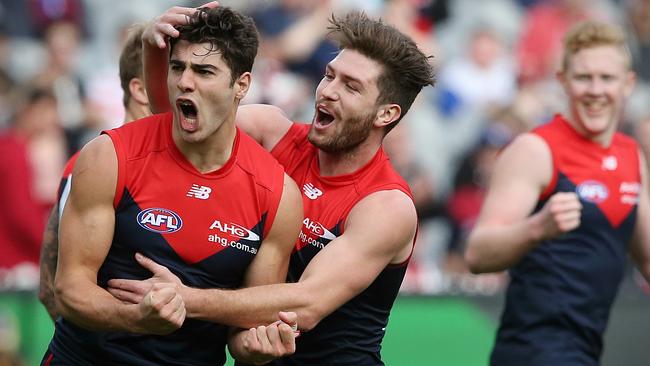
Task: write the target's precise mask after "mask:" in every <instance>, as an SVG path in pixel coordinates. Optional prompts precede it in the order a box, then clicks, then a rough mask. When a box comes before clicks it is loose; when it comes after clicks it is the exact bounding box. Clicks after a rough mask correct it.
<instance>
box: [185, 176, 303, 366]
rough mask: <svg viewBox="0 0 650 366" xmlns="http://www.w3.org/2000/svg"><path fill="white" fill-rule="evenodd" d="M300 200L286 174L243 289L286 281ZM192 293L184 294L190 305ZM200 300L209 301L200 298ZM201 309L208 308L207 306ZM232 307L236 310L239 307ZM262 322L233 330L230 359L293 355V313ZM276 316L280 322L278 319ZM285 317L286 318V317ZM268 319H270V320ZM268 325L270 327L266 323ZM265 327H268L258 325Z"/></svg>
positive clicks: (297, 228)
mask: <svg viewBox="0 0 650 366" xmlns="http://www.w3.org/2000/svg"><path fill="white" fill-rule="evenodd" d="M302 218H303V211H302V197H301V196H300V191H299V190H298V186H297V185H296V183H295V182H294V181H293V179H291V178H290V177H289V176H288V175H286V174H285V175H284V187H283V191H282V199H281V200H280V206H279V207H278V212H277V214H276V217H275V220H274V221H273V226H272V227H271V230H270V231H269V235H268V236H267V238H265V239H264V241H263V242H262V245H261V246H260V251H259V252H258V253H257V255H256V256H255V259H254V260H253V262H252V263H251V265H250V266H249V267H248V270H247V271H246V277H245V279H244V283H243V286H244V287H251V286H261V285H268V284H273V283H282V282H284V281H285V279H286V278H287V270H288V267H289V258H290V256H291V251H292V249H293V246H294V243H295V241H296V238H297V237H298V233H299V232H300V226H301V225H302ZM192 293H194V292H193V291H188V292H186V295H185V296H187V298H188V299H192V300H190V303H192V301H193V296H192ZM200 299H201V300H208V301H209V299H204V298H200ZM199 306H200V307H204V306H210V305H209V304H208V303H204V304H202V305H199ZM231 306H233V307H237V306H238V304H232V305H231ZM273 316H274V318H272V319H270V318H267V319H266V320H267V321H266V322H265V323H257V326H255V327H250V328H249V329H239V328H232V329H231V332H230V335H229V339H228V349H229V350H230V353H231V354H232V356H233V357H234V358H235V359H237V360H239V361H243V362H247V363H260V362H268V361H270V360H272V359H274V358H278V357H282V356H286V355H289V354H293V353H294V352H295V351H296V342H295V334H294V329H293V328H292V326H295V325H296V322H297V319H296V314H295V313H290V314H286V313H280V314H278V313H276V314H273ZM278 317H279V318H280V320H277V319H278ZM287 317H288V318H287ZM269 319H270V320H269ZM269 323H270V324H269ZM259 324H268V325H259Z"/></svg>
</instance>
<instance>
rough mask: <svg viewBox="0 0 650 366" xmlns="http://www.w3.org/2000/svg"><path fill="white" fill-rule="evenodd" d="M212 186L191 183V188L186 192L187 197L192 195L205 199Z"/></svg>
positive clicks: (208, 196) (208, 195)
mask: <svg viewBox="0 0 650 366" xmlns="http://www.w3.org/2000/svg"><path fill="white" fill-rule="evenodd" d="M211 192H212V188H210V187H206V186H200V185H198V184H192V188H190V191H189V192H187V197H194V198H198V199H200V200H207V199H208V198H210V193H211Z"/></svg>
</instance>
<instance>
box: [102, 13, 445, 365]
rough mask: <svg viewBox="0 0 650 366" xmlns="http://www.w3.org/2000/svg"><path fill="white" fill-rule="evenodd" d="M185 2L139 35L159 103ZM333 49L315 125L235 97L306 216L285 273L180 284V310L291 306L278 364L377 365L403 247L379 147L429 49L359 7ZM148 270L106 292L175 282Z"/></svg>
mask: <svg viewBox="0 0 650 366" xmlns="http://www.w3.org/2000/svg"><path fill="white" fill-rule="evenodd" d="M183 11H190V10H187V9H186V10H183V8H173V9H170V10H168V11H167V12H166V13H164V14H163V15H161V16H160V17H158V18H157V20H156V21H155V22H154V23H153V25H152V28H153V29H155V30H156V32H152V33H153V34H155V37H152V38H149V39H144V42H145V74H146V75H147V87H148V88H147V89H148V92H149V95H152V98H153V103H156V104H155V107H157V108H159V109H160V108H162V109H166V108H168V106H165V104H166V101H165V96H164V88H162V85H157V81H158V80H161V77H164V74H161V73H160V72H161V71H162V72H164V70H165V68H164V67H160V63H161V62H162V61H164V54H165V48H164V47H165V38H166V37H175V36H176V34H175V32H173V31H172V29H173V26H178V25H179V24H184V15H183ZM330 31H331V32H330V36H331V38H332V39H333V40H335V41H337V42H338V43H339V45H340V48H341V51H340V53H339V54H338V55H337V56H336V58H335V59H334V60H332V61H331V62H330V63H329V65H328V66H327V69H326V70H325V75H324V76H323V79H322V81H321V82H320V84H319V85H318V88H317V90H316V100H317V102H316V105H315V108H316V111H315V116H314V119H313V121H312V123H311V125H308V124H299V123H292V122H291V121H290V120H288V119H287V118H286V117H285V116H284V114H283V113H282V111H280V110H279V109H277V108H275V107H272V106H264V105H249V106H242V107H240V109H239V111H238V117H237V124H238V126H240V127H241V128H242V129H244V130H245V131H246V132H248V133H249V134H250V135H251V136H252V137H253V138H254V139H256V140H257V141H258V142H259V143H260V144H261V145H262V146H263V147H264V148H265V149H267V150H269V151H271V153H272V154H273V156H275V157H276V158H277V159H278V161H280V163H282V165H283V166H284V167H285V170H286V172H287V173H288V174H289V175H290V176H291V177H293V178H294V179H295V180H296V182H297V183H298V185H299V186H300V187H301V188H302V191H303V197H302V198H303V207H304V209H305V219H304V221H303V226H302V231H301V232H300V236H299V237H298V240H297V241H296V245H295V248H294V252H293V254H292V256H291V263H290V269H289V275H288V281H289V283H287V284H280V285H269V286H261V287H255V288H247V289H241V290H237V291H232V292H224V291H220V290H202V289H195V288H192V287H191V286H186V285H187V284H185V283H183V284H182V285H179V286H180V287H181V288H180V289H179V292H180V293H181V294H182V296H183V298H184V299H185V303H186V306H187V310H188V313H187V314H188V317H190V318H193V317H197V318H201V319H211V320H212V321H215V322H221V321H223V320H224V319H226V318H231V319H247V318H251V317H252V316H253V315H254V314H266V316H267V318H268V320H272V319H273V317H274V314H275V313H276V312H277V311H279V310H284V309H286V310H291V311H295V312H297V313H298V318H299V319H300V321H299V326H300V328H301V329H302V330H304V332H303V334H302V335H301V336H300V337H299V338H297V340H296V347H297V350H296V353H295V354H294V355H292V356H290V357H285V358H282V359H278V360H275V361H274V362H273V364H276V365H317V364H329V365H383V362H382V361H381V355H380V349H381V342H382V339H383V337H384V333H385V329H386V326H387V323H388V317H389V313H390V310H391V307H392V305H393V302H394V300H395V298H396V296H397V293H398V290H399V287H400V284H401V282H402V279H403V277H404V273H405V271H406V266H407V263H408V261H409V258H410V256H411V253H412V250H413V245H414V240H415V236H416V231H417V216H416V211H415V206H414V204H413V199H412V196H411V192H410V190H409V188H408V186H407V184H406V182H405V181H404V180H403V179H402V178H401V177H400V176H399V175H398V174H397V172H396V171H395V170H394V169H393V167H392V166H391V163H390V161H389V160H388V157H387V156H386V154H385V153H384V150H383V149H382V141H383V139H384V137H385V136H386V134H387V133H388V132H389V131H390V130H391V129H392V128H394V127H395V126H396V125H397V123H398V122H399V121H400V120H401V119H402V118H403V117H404V115H405V114H406V112H407V111H408V109H409V107H410V106H411V104H412V103H413V101H414V99H415V97H416V96H417V95H418V93H419V92H420V90H421V89H422V87H424V86H427V85H431V84H433V69H432V66H431V65H430V63H429V58H428V57H427V56H425V55H424V54H423V53H422V52H421V51H420V50H419V49H418V48H417V46H416V44H415V43H414V42H413V41H412V40H411V39H410V38H408V37H407V36H405V35H404V34H402V33H400V32H399V31H397V30H396V29H395V28H393V27H391V26H389V25H386V24H384V23H382V22H381V21H377V20H373V19H369V18H368V17H367V16H366V15H364V14H362V13H356V12H354V13H350V14H348V15H347V16H344V17H343V18H335V17H332V18H331V26H330ZM147 267H148V268H150V269H151V270H152V271H153V272H154V273H155V276H154V278H152V279H151V280H149V281H129V280H113V281H111V282H110V283H109V286H110V287H111V288H110V289H109V291H111V293H113V294H114V295H115V296H116V297H118V298H120V299H122V300H124V301H132V302H137V301H139V299H141V297H142V295H143V294H144V293H146V291H148V289H149V288H150V287H151V284H152V283H158V282H167V283H169V282H171V283H178V282H177V280H176V279H175V278H174V276H172V275H171V274H170V273H169V272H168V271H167V270H166V269H165V268H164V267H162V266H158V265H156V264H154V263H152V262H149V263H148V264H147Z"/></svg>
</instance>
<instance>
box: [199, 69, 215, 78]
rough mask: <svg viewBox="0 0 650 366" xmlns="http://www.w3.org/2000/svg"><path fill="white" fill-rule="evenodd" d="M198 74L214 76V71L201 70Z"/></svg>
mask: <svg viewBox="0 0 650 366" xmlns="http://www.w3.org/2000/svg"><path fill="white" fill-rule="evenodd" d="M197 74H199V75H205V76H207V75H212V71H209V70H204V69H201V70H198V71H197Z"/></svg>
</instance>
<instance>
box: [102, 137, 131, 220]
mask: <svg viewBox="0 0 650 366" xmlns="http://www.w3.org/2000/svg"><path fill="white" fill-rule="evenodd" d="M102 133H105V134H106V135H108V137H110V138H111V141H113V147H114V148H115V155H116V156H117V184H116V185H115V198H113V208H115V209H117V206H118V205H119V203H120V201H121V200H122V194H123V193H124V185H125V180H126V162H125V160H126V157H125V151H124V146H123V144H122V140H120V136H119V134H118V133H117V132H115V130H108V131H104V132H102Z"/></svg>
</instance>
